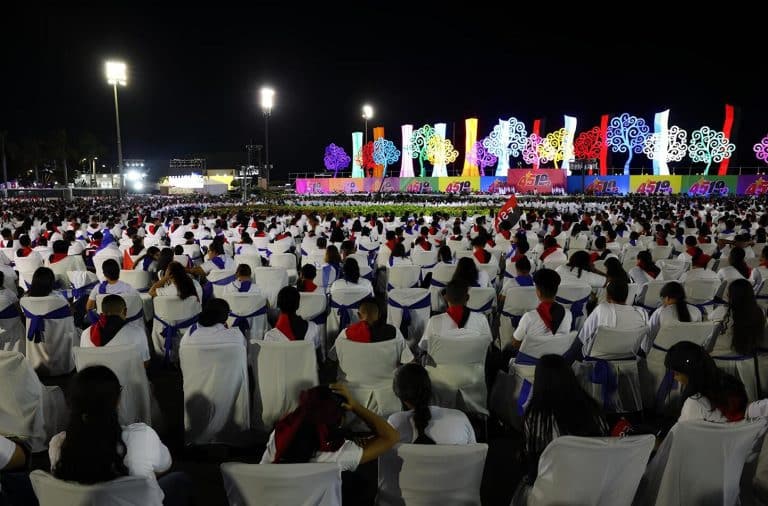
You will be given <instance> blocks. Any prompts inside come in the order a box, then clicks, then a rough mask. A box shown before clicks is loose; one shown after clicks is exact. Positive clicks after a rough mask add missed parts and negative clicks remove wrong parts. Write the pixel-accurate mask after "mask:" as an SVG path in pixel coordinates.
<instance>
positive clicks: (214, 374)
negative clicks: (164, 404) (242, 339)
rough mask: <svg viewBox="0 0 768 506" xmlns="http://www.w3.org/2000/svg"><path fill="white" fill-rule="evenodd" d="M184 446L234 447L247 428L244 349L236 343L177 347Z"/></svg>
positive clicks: (247, 400) (247, 408) (246, 378)
mask: <svg viewBox="0 0 768 506" xmlns="http://www.w3.org/2000/svg"><path fill="white" fill-rule="evenodd" d="M179 358H180V364H181V372H182V375H183V377H184V432H185V434H184V440H185V442H186V443H187V444H208V443H214V442H217V443H230V444H237V443H240V442H241V440H242V435H243V434H244V433H245V432H246V431H247V430H248V429H249V428H250V426H251V418H250V409H249V402H250V399H249V394H248V365H247V359H246V349H245V347H244V346H243V345H241V344H237V343H224V344H184V345H182V346H180V347H179Z"/></svg>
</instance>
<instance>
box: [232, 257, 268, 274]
mask: <svg viewBox="0 0 768 506" xmlns="http://www.w3.org/2000/svg"><path fill="white" fill-rule="evenodd" d="M240 264H245V265H247V266H249V267H250V268H251V272H253V271H254V270H255V269H261V268H262V267H263V265H262V263H261V257H260V256H259V255H235V265H240Z"/></svg>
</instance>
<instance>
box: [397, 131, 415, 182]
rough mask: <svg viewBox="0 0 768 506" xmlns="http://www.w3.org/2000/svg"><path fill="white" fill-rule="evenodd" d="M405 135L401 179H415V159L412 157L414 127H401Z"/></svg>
mask: <svg viewBox="0 0 768 506" xmlns="http://www.w3.org/2000/svg"><path fill="white" fill-rule="evenodd" d="M400 130H401V131H402V133H403V149H402V150H401V155H400V177H413V157H412V156H411V135H412V134H413V125H403V126H401V127H400Z"/></svg>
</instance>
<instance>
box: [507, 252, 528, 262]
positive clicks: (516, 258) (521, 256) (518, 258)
mask: <svg viewBox="0 0 768 506" xmlns="http://www.w3.org/2000/svg"><path fill="white" fill-rule="evenodd" d="M524 256H525V255H523V254H522V253H515V256H513V257H510V259H509V261H510V262H511V263H512V264H514V263H516V262H517V261H518V260H520V259H521V258H523V257H524Z"/></svg>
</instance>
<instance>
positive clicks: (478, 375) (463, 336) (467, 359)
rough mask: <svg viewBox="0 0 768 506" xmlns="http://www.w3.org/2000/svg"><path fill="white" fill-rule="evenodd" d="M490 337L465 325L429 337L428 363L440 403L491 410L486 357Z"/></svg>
mask: <svg viewBox="0 0 768 506" xmlns="http://www.w3.org/2000/svg"><path fill="white" fill-rule="evenodd" d="M489 345H490V341H489V340H488V339H487V338H486V337H481V336H479V335H477V333H475V332H472V331H468V330H466V329H456V330H454V331H451V332H447V333H446V334H445V335H440V336H431V337H430V338H429V347H428V350H427V352H428V354H429V356H430V358H431V359H432V361H433V362H434V366H431V365H430V366H427V371H428V372H429V377H430V378H431V379H432V386H433V389H434V394H435V398H436V400H437V403H438V404H439V405H440V406H442V407H446V408H456V409H461V410H462V411H467V412H472V413H479V414H483V415H487V414H488V408H487V400H486V397H487V395H488V392H487V388H486V385H485V357H486V354H487V353H488V346H489Z"/></svg>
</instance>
